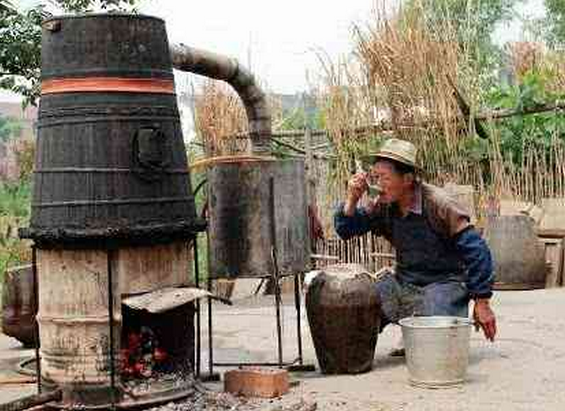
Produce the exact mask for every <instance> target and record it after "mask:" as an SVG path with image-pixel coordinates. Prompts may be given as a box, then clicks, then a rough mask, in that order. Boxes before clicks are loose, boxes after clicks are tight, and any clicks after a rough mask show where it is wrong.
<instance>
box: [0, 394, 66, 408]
mask: <svg viewBox="0 0 565 411" xmlns="http://www.w3.org/2000/svg"><path fill="white" fill-rule="evenodd" d="M61 397H62V393H61V391H60V390H57V391H53V392H48V393H45V394H34V395H30V396H27V397H24V398H19V399H17V400H14V401H10V402H7V403H5V404H2V405H0V411H22V410H27V409H28V408H32V407H37V406H39V405H43V404H47V403H48V402H51V401H59V400H60V399H61Z"/></svg>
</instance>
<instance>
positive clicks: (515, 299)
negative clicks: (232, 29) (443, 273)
mask: <svg viewBox="0 0 565 411" xmlns="http://www.w3.org/2000/svg"><path fill="white" fill-rule="evenodd" d="M493 305H494V307H495V310H496V313H497V315H498V326H499V334H498V338H497V340H496V342H495V343H489V342H486V341H485V340H484V339H483V337H482V335H481V334H478V333H473V335H472V340H471V353H470V364H469V369H468V380H467V382H466V383H465V384H464V385H462V386H460V387H457V388H451V389H441V390H430V389H422V388H415V387H412V386H410V385H409V384H408V382H407V377H408V372H407V369H406V366H405V361H404V359H403V358H392V357H389V356H388V355H387V353H388V352H389V351H390V349H392V348H393V347H394V346H395V345H396V343H397V342H398V340H399V337H400V330H399V329H398V328H397V327H390V328H387V329H386V330H385V332H384V333H383V334H381V336H380V337H379V341H378V343H377V350H376V356H375V361H374V368H373V370H372V371H371V372H368V373H365V374H361V375H355V376H350V375H342V376H325V375H322V374H320V373H319V372H318V371H315V372H307V373H292V374H291V378H292V381H294V382H295V385H294V386H293V388H292V389H291V392H290V393H289V394H287V395H285V396H283V397H282V398H280V399H275V400H270V401H258V402H255V403H256V404H257V405H259V404H261V405H262V406H263V408H261V409H272V410H276V409H279V410H280V409H286V408H287V407H288V406H289V405H292V404H297V403H298V402H300V401H305V402H308V403H312V402H315V403H317V409H318V410H324V411H332V410H359V411H360V410H363V411H401V410H402V411H409V410H414V411H428V410H429V411H453V410H462V411H464V410H473V411H474V410H481V411H491V410H492V411H506V410H507V411H520V410H524V411H526V410H527V411H532V410H544V411H552V410H555V411H557V410H559V411H561V410H563V409H564V405H563V404H565V315H564V314H563V313H565V289H553V290H536V291H504V292H498V293H496V295H495V298H494V300H493ZM213 312H214V315H213V320H214V321H213V337H214V340H213V341H214V361H215V362H233V361H254V362H256V361H269V362H272V361H276V359H277V351H276V326H275V324H276V323H275V318H276V317H275V309H274V304H273V302H272V299H271V298H266V297H261V298H253V299H239V300H237V301H236V304H235V305H234V306H232V307H228V306H224V305H215V306H214V311H213ZM202 320H203V321H202V322H203V324H207V319H206V316H203V319H202ZM302 320H303V323H302V331H303V342H304V357H305V361H306V363H308V364H315V365H317V364H316V355H315V352H314V348H313V346H312V343H311V339H310V333H309V330H308V324H307V320H306V315H305V312H304V311H303V312H302ZM202 333H203V347H202V364H203V367H202V368H203V370H202V371H203V372H206V371H207V364H208V360H207V355H208V344H207V338H206V335H207V330H206V328H203V330H202ZM283 334H284V359H285V360H286V361H289V360H292V359H294V358H295V357H296V353H297V350H296V346H297V344H296V311H295V309H294V306H293V304H292V301H291V299H290V298H288V297H285V305H284V307H283ZM32 354H33V352H32V351H29V350H23V349H22V348H21V347H20V345H19V344H18V343H17V342H16V341H15V340H13V339H11V338H8V337H6V336H3V335H0V381H1V379H2V378H5V377H7V376H8V377H9V376H16V375H17V374H16V373H15V371H14V370H15V367H16V365H17V363H18V361H20V359H21V358H24V357H26V356H30V355H32ZM225 369H226V368H218V367H216V368H215V371H219V372H220V374H221V373H222V372H223V371H225ZM205 385H206V386H207V387H208V388H209V389H211V390H215V391H221V389H222V384H221V383H206V384H205ZM34 389H35V388H34V386H33V385H5V384H0V404H1V403H3V402H6V401H10V400H12V399H15V398H17V397H18V396H22V395H25V394H28V393H33V392H34ZM265 407H267V408H265ZM251 408H253V409H255V407H251V404H250V409H251ZM238 409H241V408H238Z"/></svg>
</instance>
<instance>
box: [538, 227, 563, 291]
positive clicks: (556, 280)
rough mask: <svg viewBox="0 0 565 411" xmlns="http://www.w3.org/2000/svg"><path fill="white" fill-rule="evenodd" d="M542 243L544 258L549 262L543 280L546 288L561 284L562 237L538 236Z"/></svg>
mask: <svg viewBox="0 0 565 411" xmlns="http://www.w3.org/2000/svg"><path fill="white" fill-rule="evenodd" d="M540 241H541V242H542V243H543V245H544V252H545V260H546V261H547V262H548V263H551V269H550V270H549V271H548V273H547V276H546V281H545V287H546V288H555V287H560V286H562V285H563V239H558V238H540Z"/></svg>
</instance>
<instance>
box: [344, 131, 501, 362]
mask: <svg viewBox="0 0 565 411" xmlns="http://www.w3.org/2000/svg"><path fill="white" fill-rule="evenodd" d="M416 157H417V149H416V147H415V146H414V145H413V144H412V143H410V142H408V141H404V140H399V139H390V140H387V141H385V142H384V143H383V144H382V146H381V148H380V150H379V151H378V152H377V153H376V154H374V155H372V156H369V161H370V170H368V172H358V173H357V174H355V175H354V176H353V177H352V178H351V179H350V181H349V183H348V190H347V198H346V200H345V202H344V203H342V204H341V205H340V206H338V209H337V211H336V213H335V216H334V225H335V229H336V231H337V233H338V235H339V236H340V237H341V238H342V239H349V238H351V237H354V236H359V235H363V234H365V233H367V232H370V231H371V232H373V233H374V234H376V235H379V236H383V237H384V238H386V239H387V240H388V241H390V243H391V244H392V246H393V247H394V248H395V250H396V265H395V268H394V272H390V273H388V274H386V275H384V276H383V277H381V278H380V279H379V280H378V281H377V282H376V284H375V292H376V293H377V294H378V297H379V300H380V301H381V311H382V314H381V315H382V317H383V318H382V319H381V330H382V329H383V328H384V327H385V326H386V325H387V324H390V323H397V322H398V321H399V320H400V319H402V318H404V317H409V316H411V315H421V316H432V315H447V316H460V317H467V316H468V309H469V302H470V300H473V301H474V306H473V319H474V322H475V326H476V327H477V329H479V328H481V329H482V330H483V333H484V335H485V337H486V338H487V339H488V340H490V341H494V338H495V335H496V319H495V315H494V312H493V311H492V309H491V306H490V298H491V296H492V283H493V262H492V257H491V253H490V250H489V248H488V246H487V244H486V243H485V241H484V240H483V239H482V238H481V236H480V235H479V233H478V232H477V231H476V230H475V229H474V227H473V226H472V225H471V223H470V216H469V213H468V212H467V210H465V209H464V208H463V207H462V206H461V205H460V204H458V203H457V201H455V199H453V198H452V197H450V196H448V195H447V194H446V193H445V192H444V191H443V190H442V189H440V188H438V187H435V186H433V185H431V184H427V183H424V182H422V181H421V179H420V175H421V170H420V169H419V167H418V166H417V162H416ZM369 187H371V188H373V187H375V188H378V191H379V195H378V196H377V197H376V198H373V199H370V200H369V202H368V204H367V205H366V206H360V205H359V202H360V199H361V197H362V196H363V194H364V193H365V192H366V191H368V189H369ZM399 354H402V351H401V352H400V353H399Z"/></svg>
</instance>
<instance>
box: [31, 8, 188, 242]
mask: <svg viewBox="0 0 565 411" xmlns="http://www.w3.org/2000/svg"><path fill="white" fill-rule="evenodd" d="M198 225H199V224H198V223H197V221H196V214H195V206H194V199H193V197H192V192H191V187H190V178H189V172H188V168H187V158H186V150H185V146H184V143H183V138H182V134H181V125H180V119H179V112H178V108H177V102H176V95H175V91H174V82H173V71H172V66H171V58H170V52H169V44H168V40H167V35H166V31H165V25H164V22H163V21H162V20H160V19H158V18H154V17H148V16H141V15H129V14H100V15H96V14H94V15H78V16H63V17H54V18H51V19H49V20H47V21H45V22H44V24H43V35H42V59H41V100H40V105H39V114H38V139H37V150H36V158H35V170H34V191H33V199H32V205H31V222H30V227H29V229H26V230H23V231H22V235H23V236H24V237H30V238H32V239H34V240H35V242H36V244H39V245H40V246H42V245H45V244H55V245H57V246H61V245H64V246H73V247H76V246H80V245H84V246H85V248H92V246H93V245H94V246H100V245H101V242H102V243H107V242H108V241H114V242H117V241H121V242H125V243H127V244H131V243H147V242H151V243H154V242H157V241H159V240H163V241H165V242H167V241H171V240H176V239H186V238H189V237H191V236H192V235H193V234H192V233H193V232H194V230H195V228H197V226H198ZM198 228H199V227H198Z"/></svg>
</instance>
